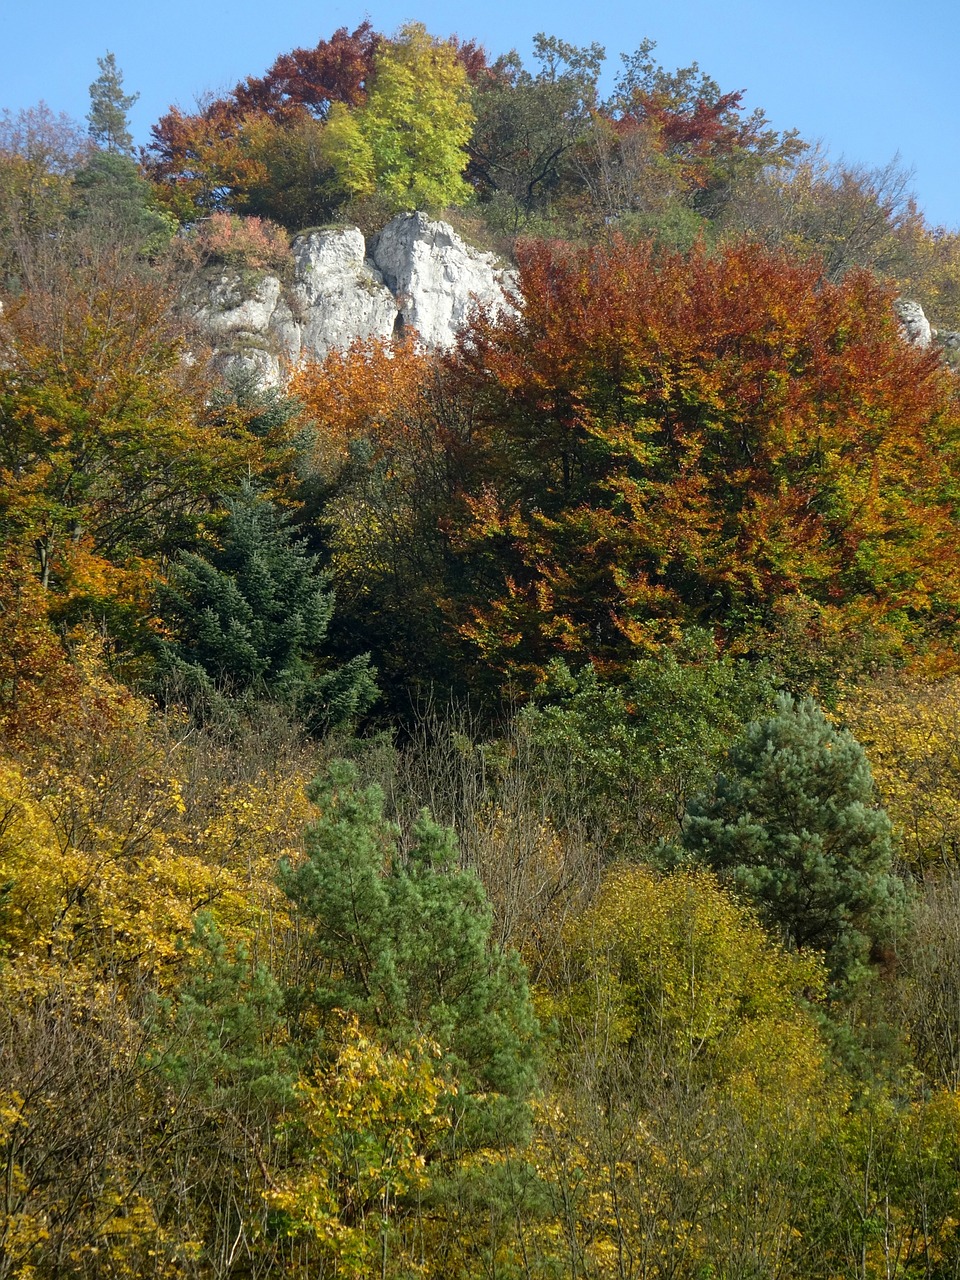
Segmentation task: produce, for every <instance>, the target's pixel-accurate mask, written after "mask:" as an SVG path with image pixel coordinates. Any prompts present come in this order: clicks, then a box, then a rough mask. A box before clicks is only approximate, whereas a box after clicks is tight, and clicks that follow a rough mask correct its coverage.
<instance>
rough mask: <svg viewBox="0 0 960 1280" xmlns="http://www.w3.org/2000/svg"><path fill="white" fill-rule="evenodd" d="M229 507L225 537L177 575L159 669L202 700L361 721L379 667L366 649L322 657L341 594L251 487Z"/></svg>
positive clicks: (167, 596) (187, 558) (185, 562)
mask: <svg viewBox="0 0 960 1280" xmlns="http://www.w3.org/2000/svg"><path fill="white" fill-rule="evenodd" d="M226 508H227V514H226V519H225V521H224V524H223V527H222V530H220V545H219V546H217V547H215V548H214V549H212V550H211V551H210V552H209V553H208V554H207V555H206V556H201V555H197V554H194V553H183V554H181V556H180V558H179V560H178V562H177V564H176V565H175V566H174V568H173V570H172V572H171V574H170V581H169V584H168V585H167V587H166V589H165V590H164V592H163V594H162V597H161V600H160V612H161V614H162V616H163V617H164V620H165V622H166V623H167V625H168V627H169V629H170V631H171V632H172V635H171V637H170V638H169V639H168V640H166V641H165V642H164V643H163V644H162V646H161V653H160V664H161V669H162V670H164V671H165V672H167V673H170V672H173V673H176V674H178V675H179V676H180V677H181V679H182V680H183V682H184V683H185V684H186V686H187V688H188V689H192V690H193V691H195V693H196V694H198V695H199V696H200V698H201V699H203V698H207V699H216V698H218V697H220V698H222V697H224V696H226V697H243V696H247V697H250V696H252V697H255V698H256V697H261V698H267V699H271V700H274V701H277V702H280V703H282V704H284V705H286V706H287V707H289V708H290V709H291V710H292V711H294V712H295V713H296V714H298V715H300V716H301V717H302V718H303V719H304V720H305V721H306V722H307V723H308V724H310V725H311V726H312V727H315V728H325V727H329V726H331V725H335V724H342V723H345V722H347V721H349V720H351V719H353V718H354V717H355V716H357V715H358V714H360V713H362V712H363V711H365V710H366V709H367V707H368V706H369V705H370V704H371V702H372V701H373V700H374V698H375V696H376V685H375V683H374V677H373V671H372V669H371V667H370V664H369V661H368V659H367V658H366V656H361V657H356V658H353V659H352V660H351V661H349V662H347V663H345V664H343V665H342V666H330V665H329V664H327V663H326V662H325V661H324V639H325V637H326V633H327V628H328V626H329V624H330V617H331V614H332V612H333V603H334V600H333V593H332V592H331V591H330V590H329V589H328V581H327V577H326V575H325V574H324V573H323V572H322V571H321V569H320V567H319V564H318V557H317V556H315V555H311V554H310V553H309V552H307V551H306V550H305V548H304V544H303V542H302V541H300V540H298V539H297V538H295V537H294V536H293V534H292V532H291V530H290V528H289V522H288V519H287V517H286V516H285V515H284V514H282V513H281V512H280V511H279V510H278V509H277V508H276V506H274V504H273V503H272V502H270V501H268V500H267V499H266V498H264V497H262V496H261V495H259V494H258V493H256V491H255V490H254V489H253V488H252V487H251V486H246V487H245V488H244V489H242V490H241V491H240V492H239V493H238V494H236V495H235V496H234V497H232V498H230V499H228V500H227V502H226Z"/></svg>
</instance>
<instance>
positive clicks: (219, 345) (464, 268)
mask: <svg viewBox="0 0 960 1280" xmlns="http://www.w3.org/2000/svg"><path fill="white" fill-rule="evenodd" d="M292 255H293V271H292V276H291V279H290V280H289V281H288V282H283V281H281V280H280V279H279V278H278V277H277V276H274V275H266V276H264V275H260V276H254V275H253V274H252V273H244V272H238V271H224V272H221V273H220V274H218V275H215V276H213V277H212V278H210V279H208V280H207V281H206V283H205V286H204V288H203V291H202V292H201V294H200V296H199V297H198V298H197V299H195V301H194V303H193V306H192V308H191V310H192V312H193V315H194V318H195V320H196V322H197V323H198V325H199V327H200V329H201V330H202V332H203V333H204V334H205V335H206V336H207V338H208V340H209V341H210V343H211V345H212V347H213V349H214V353H215V359H216V361H217V363H218V364H219V365H220V367H221V368H223V369H225V370H226V369H229V368H231V367H237V366H238V365H239V366H241V367H245V368H247V369H250V370H252V371H254V372H255V373H256V374H257V376H258V377H259V378H260V379H261V380H262V381H263V382H264V383H265V384H267V385H276V384H277V383H279V382H280V381H282V379H283V377H284V374H285V372H286V371H287V370H289V369H290V368H293V367H295V366H296V365H297V364H298V363H300V362H301V361H303V360H306V359H322V358H323V357H324V356H325V355H327V353H328V352H330V351H331V350H334V349H336V348H345V347H348V346H349V345H350V344H351V342H353V341H354V340H355V339H357V338H361V339H367V338H384V339H385V338H390V337H391V336H393V335H395V334H398V333H401V332H403V331H409V330H415V331H416V333H417V335H418V337H419V340H420V341H421V342H422V343H423V344H424V345H425V346H426V347H429V348H434V349H436V348H444V347H449V346H452V344H453V343H454V341H455V340H456V336H457V333H458V332H459V330H460V329H461V328H462V327H463V325H464V324H465V323H466V322H467V320H468V319H469V317H470V313H471V310H472V309H473V308H474V307H475V306H477V305H480V306H486V307H491V308H493V309H494V310H501V309H503V308H506V307H509V306H510V291H511V289H512V287H513V284H514V281H513V276H512V273H511V272H510V271H509V270H508V269H507V268H505V267H503V266H502V265H501V264H500V263H498V261H497V260H496V259H495V258H494V256H493V254H490V253H483V252H481V251H480V250H478V249H473V248H471V247H470V246H469V245H467V244H465V243H464V241H463V240H462V239H461V238H460V237H459V236H458V235H457V234H456V232H455V231H454V230H453V228H452V227H451V226H449V225H448V224H447V223H445V222H434V221H432V220H431V219H429V218H428V217H427V216H426V215H425V214H422V213H408V214H400V215H399V216H398V217H396V218H394V219H393V221H392V222H390V223H389V224H388V225H387V226H386V227H384V229H383V230H382V231H381V232H380V233H379V234H378V235H376V236H374V237H372V238H371V242H370V244H369V245H368V244H367V243H366V242H365V241H364V238H363V236H362V234H361V233H360V231H359V230H357V228H356V227H343V228H337V229H333V230H325V231H310V232H306V233H305V234H303V235H301V236H298V237H297V238H296V240H294V242H293V250H292Z"/></svg>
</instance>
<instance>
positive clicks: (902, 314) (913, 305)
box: [893, 298, 933, 349]
mask: <svg viewBox="0 0 960 1280" xmlns="http://www.w3.org/2000/svg"><path fill="white" fill-rule="evenodd" d="M893 309H894V311H895V312H896V313H897V319H898V320H899V322H900V329H901V332H902V333H903V336H904V337H905V338H906V340H907V342H909V343H911V344H912V345H913V346H915V347H922V348H924V349H925V348H927V347H929V346H930V343H931V342H932V341H933V331H932V329H931V328H930V321H929V320H928V319H927V317H926V316H925V315H924V313H923V307H921V305H920V303H919V302H911V301H909V300H908V299H907V298H897V300H896V302H895V303H894V304H893Z"/></svg>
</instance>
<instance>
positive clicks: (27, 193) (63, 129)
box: [0, 102, 92, 292]
mask: <svg viewBox="0 0 960 1280" xmlns="http://www.w3.org/2000/svg"><path fill="white" fill-rule="evenodd" d="M91 150H92V148H91V145H90V139H89V138H88V137H86V135H85V134H84V133H83V131H82V130H81V128H80V126H79V125H77V124H76V123H75V122H74V121H73V120H71V119H70V118H69V116H66V115H64V114H63V113H62V112H61V113H60V114H59V115H54V113H53V112H52V111H51V110H50V108H49V107H48V106H47V105H46V103H43V102H41V103H40V104H39V105H38V106H36V107H31V108H29V109H27V110H22V111H18V112H17V113H16V114H13V113H11V112H10V111H3V112H2V113H0V288H3V289H10V290H11V291H13V292H18V291H19V290H20V289H22V288H24V287H26V286H27V285H28V284H29V283H30V282H31V276H32V274H33V258H34V246H35V245H36V244H37V242H38V241H42V240H43V239H44V238H50V237H52V236H54V235H56V234H57V232H58V231H59V230H60V229H61V227H62V226H63V224H64V221H65V219H66V217H67V214H68V212H69V210H70V207H71V204H72V195H73V192H72V184H71V176H72V174H73V172H74V170H76V169H78V168H80V167H81V166H82V165H83V164H84V162H85V161H86V160H88V159H89V158H90V152H91Z"/></svg>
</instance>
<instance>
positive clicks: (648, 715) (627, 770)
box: [520, 633, 772, 854]
mask: <svg viewBox="0 0 960 1280" xmlns="http://www.w3.org/2000/svg"><path fill="white" fill-rule="evenodd" d="M771 697H772V691H771V689H770V687H769V685H767V684H766V682H765V680H764V678H763V675H762V674H761V673H759V672H757V671H755V670H754V669H753V668H752V667H750V666H749V665H747V664H746V663H742V662H740V663H737V662H734V661H731V660H730V659H729V658H721V657H719V656H718V654H717V652H716V648H715V646H714V644H713V641H712V640H711V639H710V637H708V636H706V635H703V634H696V633H694V634H691V635H690V636H689V637H688V638H687V641H686V643H685V644H684V645H683V646H681V647H680V648H679V650H678V652H677V653H666V654H664V655H663V656H662V657H658V658H643V659H640V660H638V661H637V662H634V663H632V664H631V665H630V666H629V667H628V668H627V669H626V671H625V672H624V673H623V678H622V679H620V680H616V681H614V680H609V679H603V678H602V677H601V676H599V675H598V673H597V671H596V670H595V668H593V667H587V668H585V669H584V670H583V671H581V672H579V673H578V674H577V675H574V674H572V673H571V672H570V670H569V669H568V668H567V667H566V666H565V665H564V664H563V663H562V662H559V661H555V662H554V663H552V664H551V666H550V667H549V668H548V672H547V679H546V681H545V682H544V684H543V685H541V686H540V687H539V688H538V689H537V690H536V692H535V695H534V697H533V699H532V700H531V702H530V703H529V704H528V705H527V706H526V707H525V708H524V709H523V711H522V712H521V716H520V718H521V722H522V724H523V728H524V730H525V731H526V732H527V733H528V734H529V735H530V738H531V740H532V743H533V744H534V749H535V751H536V753H537V754H538V755H540V756H541V757H542V761H543V763H542V765H541V769H542V771H543V773H544V774H545V775H548V776H553V775H557V776H556V783H555V786H556V790H557V794H558V796H559V797H560V802H561V805H562V812H559V813H557V814H556V815H555V817H556V819H557V820H558V821H559V822H560V825H561V826H563V825H569V824H570V823H572V822H580V823H585V824H586V825H587V827H588V829H589V830H591V832H593V833H595V834H594V838H595V839H599V840H600V841H601V843H602V845H603V847H604V848H605V849H606V850H607V852H608V854H609V853H610V852H611V851H613V850H618V851H622V852H623V853H627V854H629V853H636V852H637V851H638V850H640V849H650V848H652V846H653V845H654V844H655V843H656V841H657V840H658V839H662V838H666V839H670V838H672V837H673V836H674V835H675V834H676V833H677V832H678V831H679V824H680V820H681V818H682V816H683V812H684V807H685V805H686V801H687V799H688V798H690V797H691V796H692V795H693V794H694V793H695V792H696V791H697V790H699V789H700V788H701V787H703V786H704V785H705V784H706V783H707V782H708V781H709V779H710V778H711V776H712V774H713V771H714V770H715V768H716V767H717V766H718V764H719V763H720V760H721V757H722V755H723V753H724V752H725V750H726V749H727V747H729V746H730V745H731V743H732V741H733V739H734V737H735V736H736V735H737V733H738V732H739V731H740V730H741V729H742V728H743V726H744V725H745V724H746V723H747V722H748V721H749V720H751V719H753V718H754V716H755V715H756V714H757V712H758V711H760V710H761V709H762V708H763V707H764V706H765V705H766V704H767V703H769V701H770V698H771ZM528 767H530V768H532V769H537V764H536V763H535V762H534V761H530V762H529V765H528Z"/></svg>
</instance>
